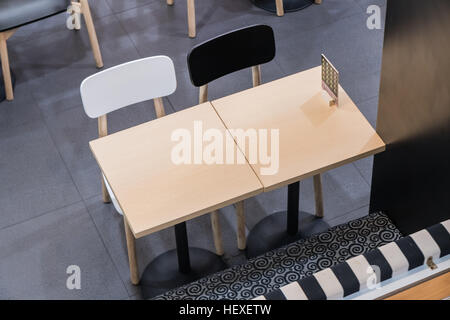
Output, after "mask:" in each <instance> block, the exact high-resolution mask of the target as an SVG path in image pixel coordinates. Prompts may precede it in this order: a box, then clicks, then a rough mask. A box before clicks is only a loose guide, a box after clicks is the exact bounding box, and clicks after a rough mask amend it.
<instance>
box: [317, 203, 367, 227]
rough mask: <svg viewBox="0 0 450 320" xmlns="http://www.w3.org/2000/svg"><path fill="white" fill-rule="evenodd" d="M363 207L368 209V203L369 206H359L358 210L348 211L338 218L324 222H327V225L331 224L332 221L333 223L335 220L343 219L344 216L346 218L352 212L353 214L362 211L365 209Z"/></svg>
mask: <svg viewBox="0 0 450 320" xmlns="http://www.w3.org/2000/svg"><path fill="white" fill-rule="evenodd" d="M365 207H370V203H369V204H366V205H363V206H360V207H358V208H356V209H352V210H349V211H347V212H345V213H344V214H342V215H340V216H339V217H335V218H333V219H331V220H328V221H326V222H327V223H333V221H335V220H337V219H341V218H343V217H345V216H348V215H349V214H351V213H353V212H355V211H358V210H361V209H363V208H365ZM369 211H370V210H369ZM368 213H369V214H370V212H368ZM344 223H345V222H344Z"/></svg>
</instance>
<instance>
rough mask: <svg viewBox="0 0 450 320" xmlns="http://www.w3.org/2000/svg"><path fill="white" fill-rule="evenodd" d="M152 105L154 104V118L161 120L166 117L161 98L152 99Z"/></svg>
mask: <svg viewBox="0 0 450 320" xmlns="http://www.w3.org/2000/svg"><path fill="white" fill-rule="evenodd" d="M153 103H154V104H155V111H156V117H157V118H161V117H164V116H165V115H166V110H165V109H164V102H163V99H162V98H155V99H153Z"/></svg>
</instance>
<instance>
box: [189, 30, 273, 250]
mask: <svg viewBox="0 0 450 320" xmlns="http://www.w3.org/2000/svg"><path fill="white" fill-rule="evenodd" d="M274 57H275V38H274V34H273V30H272V28H271V27H269V26H266V25H254V26H250V27H246V28H242V29H238V30H234V31H232V32H229V33H226V34H223V35H221V36H218V37H216V38H213V39H211V40H208V41H206V42H203V43H201V44H199V45H197V46H196V47H194V48H193V49H192V50H191V52H190V53H189V54H188V58H187V62H188V68H189V74H190V77H191V82H192V84H193V85H194V86H196V87H199V88H200V94H199V103H203V102H206V101H207V100H208V83H209V82H211V81H214V80H216V79H219V78H221V77H223V76H225V75H227V74H230V73H233V72H235V71H239V70H242V69H245V68H249V67H252V75H253V86H254V87H255V86H258V85H260V84H261V69H260V65H261V64H263V63H267V62H269V61H271V60H273V58H274ZM235 206H236V213H237V219H238V232H237V238H238V239H237V240H238V248H239V249H241V250H244V249H245V247H246V239H245V215H244V202H243V201H240V202H238V203H236V204H235ZM211 223H212V228H213V233H214V244H215V247H216V252H217V254H218V255H222V254H223V245H222V239H221V238H222V237H221V231H220V224H219V216H218V211H214V212H213V213H211Z"/></svg>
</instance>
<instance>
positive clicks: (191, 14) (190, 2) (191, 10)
mask: <svg viewBox="0 0 450 320" xmlns="http://www.w3.org/2000/svg"><path fill="white" fill-rule="evenodd" d="M187 14H188V29H189V30H188V31H189V38H195V36H196V34H197V31H196V26H195V1H194V0H187Z"/></svg>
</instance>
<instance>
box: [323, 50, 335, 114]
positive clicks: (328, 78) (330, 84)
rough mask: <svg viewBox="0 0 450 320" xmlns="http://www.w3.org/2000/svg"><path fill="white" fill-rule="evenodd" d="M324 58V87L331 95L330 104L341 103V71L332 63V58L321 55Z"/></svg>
mask: <svg viewBox="0 0 450 320" xmlns="http://www.w3.org/2000/svg"><path fill="white" fill-rule="evenodd" d="M321 60H322V89H324V90H325V91H326V92H327V93H328V94H329V95H330V97H331V99H332V100H331V101H330V106H333V105H335V106H338V104H339V71H338V70H337V69H336V68H335V67H334V66H333V65H332V64H331V62H330V60H328V59H327V57H325V55H323V54H322V55H321Z"/></svg>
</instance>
